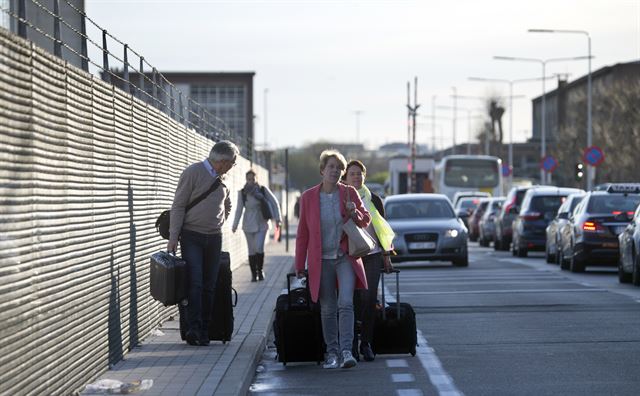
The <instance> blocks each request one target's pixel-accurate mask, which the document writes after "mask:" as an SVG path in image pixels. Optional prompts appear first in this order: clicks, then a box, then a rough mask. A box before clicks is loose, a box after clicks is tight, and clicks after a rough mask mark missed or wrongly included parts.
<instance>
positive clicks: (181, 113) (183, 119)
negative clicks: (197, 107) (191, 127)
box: [178, 90, 187, 126]
mask: <svg viewBox="0 0 640 396" xmlns="http://www.w3.org/2000/svg"><path fill="white" fill-rule="evenodd" d="M178 107H179V108H180V113H179V114H180V121H182V124H183V125H185V126H187V123H186V121H187V120H186V119H185V118H184V108H183V107H182V91H180V90H178Z"/></svg>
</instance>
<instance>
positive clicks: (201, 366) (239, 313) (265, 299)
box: [82, 238, 294, 396]
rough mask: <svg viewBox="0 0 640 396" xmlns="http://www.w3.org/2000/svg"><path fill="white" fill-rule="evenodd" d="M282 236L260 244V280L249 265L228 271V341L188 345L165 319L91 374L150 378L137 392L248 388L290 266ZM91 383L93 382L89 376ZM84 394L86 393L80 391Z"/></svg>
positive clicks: (229, 391) (224, 391) (207, 392)
mask: <svg viewBox="0 0 640 396" xmlns="http://www.w3.org/2000/svg"><path fill="white" fill-rule="evenodd" d="M289 250H290V252H289V253H286V252H285V241H284V238H283V241H282V242H281V243H274V242H270V243H269V244H267V245H266V247H265V263H264V271H265V280H264V281H262V282H250V271H249V267H248V265H246V266H244V265H243V266H241V267H239V268H237V269H236V270H234V271H233V287H234V288H235V289H236V291H237V292H238V304H237V306H236V307H235V309H234V317H235V321H234V331H233V336H232V337H231V342H228V343H226V344H222V342H219V341H212V342H211V345H210V346H208V347H201V346H189V345H187V344H186V343H185V342H184V341H182V340H181V339H180V331H179V323H178V320H177V318H176V320H172V321H167V322H165V323H163V324H162V327H160V328H159V329H158V330H160V331H161V332H162V333H163V334H162V335H160V334H159V333H158V334H155V335H151V336H149V337H147V338H146V339H144V340H143V341H142V342H141V345H140V346H139V347H137V348H135V349H134V350H133V351H131V352H129V353H128V354H127V355H126V356H125V359H124V360H122V361H120V362H119V363H118V364H116V365H115V366H114V367H113V368H112V369H110V370H109V371H107V372H106V373H104V374H103V375H102V376H100V378H98V379H96V381H97V380H99V379H112V380H118V381H122V382H132V381H138V380H145V379H152V380H153V386H152V387H151V388H150V389H148V390H146V391H140V392H136V394H140V395H167V396H168V395H171V396H175V395H181V396H189V395H214V394H215V395H244V394H246V393H247V390H248V389H249V386H250V385H251V381H252V380H253V377H254V374H255V368H256V365H257V362H258V361H259V360H260V358H261V356H262V354H263V351H264V348H265V343H266V340H267V337H268V335H269V331H270V330H271V326H272V322H273V317H274V308H275V305H276V299H277V297H278V295H279V294H280V293H281V291H282V289H283V288H285V287H286V284H285V279H286V278H285V276H286V274H287V273H288V272H291V271H292V269H293V251H294V246H293V245H292V244H291V241H290V245H289ZM94 382H95V381H94ZM82 394H83V395H88V394H89V393H84V392H83V393H82Z"/></svg>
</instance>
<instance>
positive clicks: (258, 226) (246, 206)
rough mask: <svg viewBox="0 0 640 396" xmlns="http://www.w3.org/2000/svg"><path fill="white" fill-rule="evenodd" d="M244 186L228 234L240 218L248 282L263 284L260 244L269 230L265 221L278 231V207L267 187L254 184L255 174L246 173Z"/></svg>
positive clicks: (279, 223)
mask: <svg viewBox="0 0 640 396" xmlns="http://www.w3.org/2000/svg"><path fill="white" fill-rule="evenodd" d="M245 178H246V183H245V185H244V187H243V188H242V190H240V191H238V206H237V207H236V216H235V218H234V220H233V226H232V227H231V230H232V231H233V232H236V230H237V229H238V223H239V222H240V216H242V212H244V216H243V217H242V231H244V235H245V237H246V238H247V246H248V249H249V267H250V268H251V282H255V281H258V280H264V272H263V270H262V268H263V265H264V240H265V237H266V235H267V231H268V230H269V219H273V220H274V221H275V223H276V227H278V228H280V225H281V224H282V217H281V214H280V205H278V200H277V199H276V197H275V195H273V193H272V192H271V190H269V188H268V187H267V186H261V185H260V184H258V182H257V181H256V172H255V171H253V170H249V171H248V172H247V173H246V175H245Z"/></svg>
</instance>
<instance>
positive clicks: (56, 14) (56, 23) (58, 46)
mask: <svg viewBox="0 0 640 396" xmlns="http://www.w3.org/2000/svg"><path fill="white" fill-rule="evenodd" d="M53 39H54V40H53V54H54V55H55V56H57V57H59V58H62V40H60V1H59V0H53Z"/></svg>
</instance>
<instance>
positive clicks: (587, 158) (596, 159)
mask: <svg viewBox="0 0 640 396" xmlns="http://www.w3.org/2000/svg"><path fill="white" fill-rule="evenodd" d="M582 158H583V159H584V162H586V163H587V164H589V165H591V166H598V165H600V164H601V163H602V161H604V153H603V152H602V149H601V148H600V147H598V146H591V147H587V148H586V149H585V150H584V155H583V156H582Z"/></svg>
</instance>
